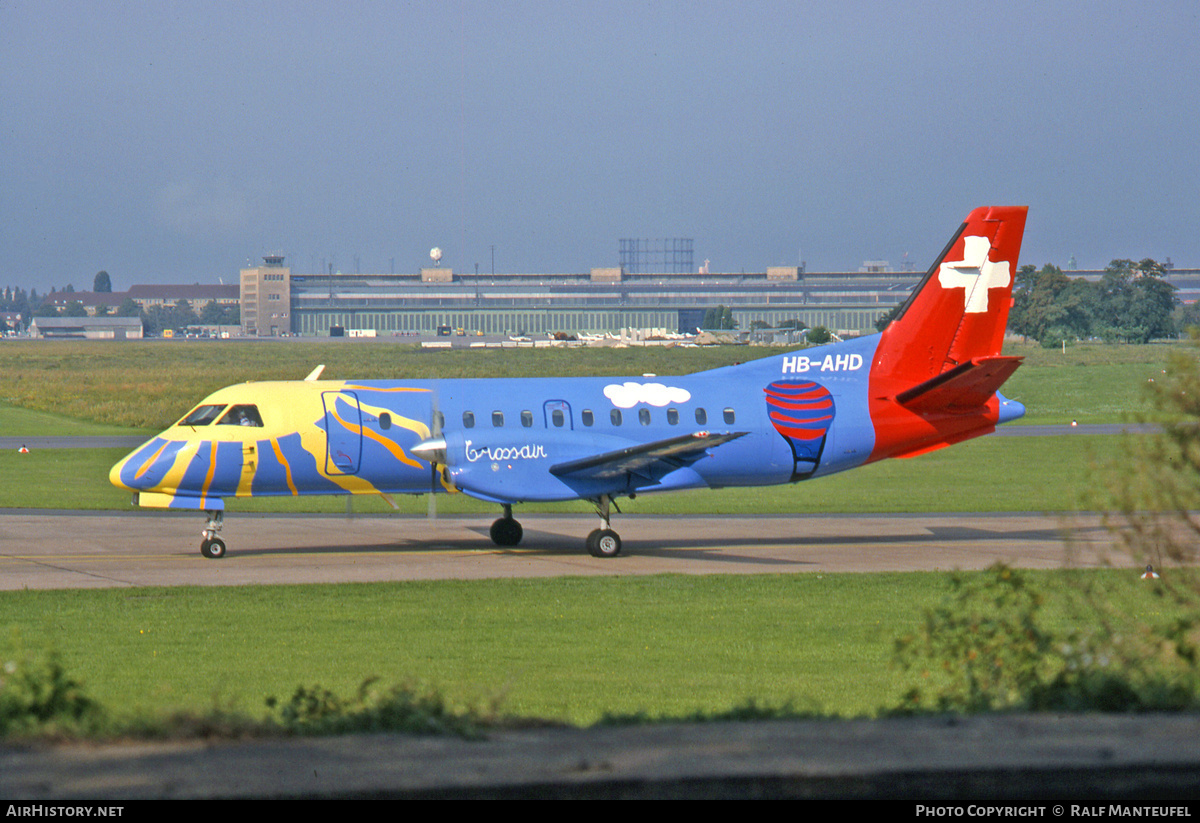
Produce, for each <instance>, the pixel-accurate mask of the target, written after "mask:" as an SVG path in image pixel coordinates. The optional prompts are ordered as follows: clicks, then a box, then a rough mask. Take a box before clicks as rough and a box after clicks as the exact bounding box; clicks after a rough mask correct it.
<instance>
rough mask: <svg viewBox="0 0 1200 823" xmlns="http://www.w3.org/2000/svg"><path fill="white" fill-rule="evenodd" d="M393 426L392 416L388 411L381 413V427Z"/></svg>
mask: <svg viewBox="0 0 1200 823" xmlns="http://www.w3.org/2000/svg"><path fill="white" fill-rule="evenodd" d="M391 427H392V416H391V415H390V414H388V413H387V412H384V413H383V414H381V415H379V428H381V429H390V428H391Z"/></svg>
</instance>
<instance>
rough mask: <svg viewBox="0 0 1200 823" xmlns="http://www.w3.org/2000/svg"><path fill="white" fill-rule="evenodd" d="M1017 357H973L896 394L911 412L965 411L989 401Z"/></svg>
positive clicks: (1008, 373) (1015, 363)
mask: <svg viewBox="0 0 1200 823" xmlns="http://www.w3.org/2000/svg"><path fill="white" fill-rule="evenodd" d="M1021 360H1022V358H1020V357H1003V356H993V357H974V358H972V359H970V360H968V361H966V362H965V363H959V364H958V365H957V366H955V367H954V368H952V369H950V370H949V371H946V372H943V373H941V374H939V375H937V376H936V377H932V378H930V379H929V380H926V381H925V382H924V383H920V384H918V385H916V386H913V387H912V388H911V389H908V390H907V391H903V392H900V394H898V395H896V400H897V402H899V403H900V404H901V405H902V406H906V407H908V408H910V409H912V410H914V411H935V410H945V411H951V412H954V411H968V410H972V409H976V408H978V407H980V406H982V405H984V404H985V403H987V401H988V400H990V399H991V397H992V395H993V394H995V393H996V390H997V389H999V388H1000V386H1001V385H1003V383H1004V381H1005V380H1007V379H1008V378H1009V375H1011V374H1012V373H1013V372H1015V371H1016V370H1017V367H1018V366H1020V365H1021Z"/></svg>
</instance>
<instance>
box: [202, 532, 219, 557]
mask: <svg viewBox="0 0 1200 823" xmlns="http://www.w3.org/2000/svg"><path fill="white" fill-rule="evenodd" d="M200 554H202V555H204V556H205V557H207V558H208V559H209V560H220V559H221V558H222V557H224V556H225V541H224V540H222V539H221V538H219V537H207V538H205V539H204V542H202V543H201V544H200Z"/></svg>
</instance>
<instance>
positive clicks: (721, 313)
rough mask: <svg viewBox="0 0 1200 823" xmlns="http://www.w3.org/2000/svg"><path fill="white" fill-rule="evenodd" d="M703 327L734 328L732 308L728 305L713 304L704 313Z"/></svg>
mask: <svg viewBox="0 0 1200 823" xmlns="http://www.w3.org/2000/svg"><path fill="white" fill-rule="evenodd" d="M704 328H706V329H736V328H737V321H736V320H734V319H733V310H732V309H731V308H729V307H728V306H714V307H713V308H711V309H709V310H708V311H706V312H705V313H704Z"/></svg>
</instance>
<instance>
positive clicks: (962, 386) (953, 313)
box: [869, 206, 1027, 460]
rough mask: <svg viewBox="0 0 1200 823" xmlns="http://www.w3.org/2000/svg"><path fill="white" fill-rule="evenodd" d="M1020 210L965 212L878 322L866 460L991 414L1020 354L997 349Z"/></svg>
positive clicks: (981, 427)
mask: <svg viewBox="0 0 1200 823" xmlns="http://www.w3.org/2000/svg"><path fill="white" fill-rule="evenodd" d="M1026 211H1027V209H1026V208H1025V207H1024V206H990V207H984V208H980V209H976V210H975V211H973V212H971V214H970V216H969V217H967V221H966V222H965V223H963V224H962V226H961V227H960V228H959V230H958V232H957V233H955V235H954V237H953V238H951V240H950V242H949V243H948V244H947V245H946V248H945V249H944V250H943V251H942V253H941V255H940V256H939V257H938V259H937V261H936V262H935V263H934V264H933V266H932V267H931V268H930V269H929V272H928V273H927V274H926V275H925V278H924V279H923V280H922V281H921V282H920V284H919V285H918V286H917V287H916V289H914V290H913V293H912V295H911V296H910V297H909V299H908V301H907V302H906V303H905V304H904V305H903V307H901V309H900V311H899V312H898V313H897V316H896V318H895V319H894V320H893V321H892V322H891V323H890V324H889V325H888V327H887V328H886V329H884V330H883V334H882V335H881V336H880V339H879V344H878V346H877V347H876V349H875V359H874V361H873V362H872V364H871V376H870V401H869V402H870V409H871V422H872V423H873V424H874V427H875V446H874V449H873V450H872V453H871V458H870V459H872V460H878V459H880V458H883V457H903V456H908V455H913V454H920V453H922V452H925V451H929V450H930V449H936V448H941V447H942V446H945V445H949V444H950V443H956V442H959V441H961V440H963V439H966V438H968V437H975V436H977V435H980V434H986V433H987V432H989V431H991V430H992V429H993V428H994V427H995V424H996V423H997V422H998V421H999V420H1000V408H999V400H998V398H997V397H996V391H997V389H999V388H1000V386H1001V385H1002V384H1003V383H1004V381H1005V380H1006V379H1008V377H1009V376H1010V375H1011V374H1012V373H1013V372H1014V371H1016V369H1017V366H1019V365H1020V361H1021V358H1019V357H1004V356H1002V355H1001V353H1000V349H1001V346H1002V345H1003V343H1004V328H1005V326H1006V325H1007V323H1008V310H1009V308H1011V306H1012V287H1013V278H1014V276H1015V275H1016V272H1017V257H1018V255H1019V254H1020V251H1021V237H1022V235H1023V234H1024V231H1025V215H1026Z"/></svg>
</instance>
